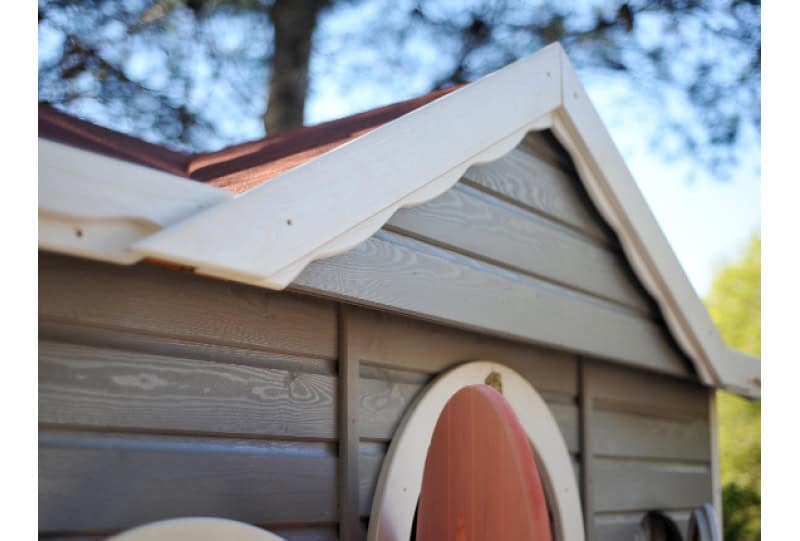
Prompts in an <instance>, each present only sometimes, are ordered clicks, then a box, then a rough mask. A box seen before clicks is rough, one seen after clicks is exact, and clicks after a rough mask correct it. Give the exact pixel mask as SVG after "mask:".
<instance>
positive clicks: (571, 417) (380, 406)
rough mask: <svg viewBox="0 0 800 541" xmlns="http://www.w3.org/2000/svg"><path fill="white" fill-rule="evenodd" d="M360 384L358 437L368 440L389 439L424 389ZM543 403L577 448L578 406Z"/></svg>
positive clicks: (396, 384)
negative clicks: (359, 426) (359, 435)
mask: <svg viewBox="0 0 800 541" xmlns="http://www.w3.org/2000/svg"><path fill="white" fill-rule="evenodd" d="M360 387H361V410H360V420H361V437H362V438H364V439H369V440H376V441H386V442H388V441H389V440H391V439H392V436H393V434H394V431H395V429H396V428H397V425H398V424H399V423H400V420H401V419H402V417H403V415H404V414H405V413H406V411H407V408H408V406H409V405H410V404H411V402H412V401H413V400H414V398H416V396H417V395H418V394H419V393H420V392H422V390H423V389H424V385H423V384H412V383H402V382H395V381H391V380H376V379H362V380H361V383H360ZM547 406H548V407H549V408H550V412H551V413H552V414H553V417H554V419H555V420H556V423H557V424H558V427H559V429H560V430H561V434H562V435H563V436H564V441H565V443H566V444H567V448H568V449H569V450H570V452H573V453H577V452H579V451H580V441H579V435H578V407H577V406H576V405H575V404H563V403H553V402H548V403H547Z"/></svg>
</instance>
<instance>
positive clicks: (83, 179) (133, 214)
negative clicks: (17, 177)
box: [39, 138, 233, 264]
mask: <svg viewBox="0 0 800 541" xmlns="http://www.w3.org/2000/svg"><path fill="white" fill-rule="evenodd" d="M232 198H233V194H232V193H230V192H227V191H225V190H221V189H219V188H214V187H211V186H206V185H205V184H202V183H200V182H196V181H193V180H189V179H185V178H180V177H177V176H175V175H170V174H168V173H163V172H160V171H156V170H154V169H151V168H149V167H144V166H141V165H136V164H133V163H129V162H126V161H123V160H118V159H115V158H110V157H107V156H102V155H100V154H95V153H92V152H87V151H85V150H81V149H78V148H74V147H71V146H68V145H64V144H61V143H56V142H53V141H48V140H47V139H42V138H40V139H39V247H41V248H44V249H46V250H51V251H55V252H62V253H67V254H72V255H80V256H84V257H90V258H93V259H99V260H102V261H110V262H113V263H123V264H130V263H135V262H136V261H138V260H140V259H141V258H142V257H143V255H142V254H140V253H136V252H133V251H131V250H130V249H129V248H130V246H131V245H132V244H133V243H135V242H137V241H139V240H141V239H143V238H145V237H148V236H150V235H152V234H153V233H155V232H157V231H159V230H161V229H162V228H164V227H166V226H169V225H171V224H174V223H176V222H178V221H180V220H182V219H184V218H186V217H188V216H191V215H193V214H195V213H197V212H199V211H201V210H203V209H205V208H207V207H209V206H214V205H217V204H219V203H221V202H223V201H226V200H228V199H232Z"/></svg>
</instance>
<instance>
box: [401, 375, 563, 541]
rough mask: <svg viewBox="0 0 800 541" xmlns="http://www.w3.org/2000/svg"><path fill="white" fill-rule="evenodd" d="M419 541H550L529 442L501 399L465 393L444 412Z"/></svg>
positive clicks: (473, 390) (430, 458) (484, 392)
mask: <svg viewBox="0 0 800 541" xmlns="http://www.w3.org/2000/svg"><path fill="white" fill-rule="evenodd" d="M416 539H417V540H418V541H443V540H453V541H483V540H496V541H504V540H508V541H520V540H529V541H551V540H552V537H551V533H550V522H549V519H548V513H547V502H546V500H545V496H544V490H543V489H542V482H541V478H540V477H539V472H538V470H537V468H536V462H535V460H534V457H533V451H532V449H531V446H530V443H529V442H528V438H527V437H526V435H525V432H524V430H523V429H522V426H521V425H520V423H519V421H518V420H517V416H516V415H515V414H514V411H513V410H512V409H511V406H510V405H509V404H508V402H507V401H506V399H505V398H503V395H502V394H500V393H499V392H497V391H496V390H495V389H493V388H492V387H490V386H488V385H473V386H470V387H465V388H463V389H461V390H460V391H458V392H457V393H456V394H454V395H453V396H452V398H450V400H449V401H448V402H447V404H446V405H445V407H444V410H442V413H441V415H440V416H439V420H438V421H437V422H436V428H435V429H434V432H433V437H432V438H431V445H430V448H429V449H428V455H427V458H426V460H425V472H424V475H423V478H422V490H421V492H420V498H419V509H418V511H417V531H416Z"/></svg>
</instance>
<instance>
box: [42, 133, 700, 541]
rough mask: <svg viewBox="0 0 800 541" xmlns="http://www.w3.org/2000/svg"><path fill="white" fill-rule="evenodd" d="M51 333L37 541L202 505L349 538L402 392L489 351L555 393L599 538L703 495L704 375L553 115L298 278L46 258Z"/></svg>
mask: <svg viewBox="0 0 800 541" xmlns="http://www.w3.org/2000/svg"><path fill="white" fill-rule="evenodd" d="M337 303H341V304H338V306H337ZM345 304H346V305H347V306H345ZM353 305H355V306H353ZM39 327H40V346H39V423H40V448H39V477H40V478H39V529H40V534H41V535H42V536H43V537H47V538H53V539H55V538H68V539H87V540H88V539H100V538H103V537H105V536H107V535H109V534H112V533H115V532H117V531H119V530H122V529H125V528H128V527H131V526H134V525H137V524H140V523H142V522H149V521H152V520H157V519H160V518H168V517H174V516H185V515H211V516H221V517H228V518H233V519H238V520H243V521H245V522H250V523H253V524H256V525H259V526H263V527H266V528H269V529H272V530H275V531H276V532H278V533H279V534H280V535H283V536H285V537H286V538H288V539H296V540H312V539H316V540H332V539H337V537H338V535H339V533H338V532H345V533H346V534H347V535H348V536H349V537H351V538H353V539H359V538H361V537H363V536H364V532H365V530H366V527H367V524H368V519H369V512H370V506H371V502H372V495H373V492H374V490H375V483H376V480H377V477H378V474H379V471H380V467H381V464H382V462H383V458H384V456H385V454H386V451H387V449H388V446H389V445H390V443H391V439H392V437H393V435H394V432H395V430H396V427H397V425H398V423H399V421H400V419H401V418H402V416H403V415H404V413H405V412H406V411H407V408H408V406H409V404H410V403H411V402H412V401H413V400H414V398H415V397H416V396H417V395H418V394H419V393H420V392H421V391H422V390H423V388H424V386H425V385H426V384H427V383H429V382H430V381H431V380H432V379H433V378H434V377H435V376H436V375H438V374H440V373H442V372H443V371H446V370H448V369H450V368H452V367H454V366H456V365H458V364H460V363H464V362H467V361H472V360H480V359H483V360H493V361H496V362H500V363H503V364H506V365H507V366H509V367H511V368H513V369H514V370H516V371H518V372H519V373H520V374H522V375H523V376H524V377H525V378H526V379H527V380H528V381H530V382H531V383H532V385H533V386H534V387H535V388H536V389H537V390H538V391H539V392H540V394H541V395H542V396H543V397H544V399H545V401H546V402H547V404H548V406H549V408H550V410H551V412H552V413H553V415H554V417H555V419H556V421H557V423H558V425H559V428H560V429H561V433H562V435H563V436H564V439H565V442H566V444H567V447H568V450H569V452H570V454H571V458H572V461H573V464H574V467H575V475H576V478H577V479H578V481H579V483H580V484H581V486H582V494H583V496H584V500H585V502H586V503H587V504H588V507H587V518H588V521H587V527H588V534H589V540H590V541H592V540H594V541H598V540H620V539H630V538H632V535H633V532H634V531H635V528H636V526H637V524H638V522H639V521H640V520H641V517H642V516H643V514H644V512H645V511H646V510H648V509H655V508H658V509H662V510H665V511H667V512H668V513H669V514H670V515H671V516H673V517H674V518H675V519H676V520H677V521H678V522H679V524H681V527H682V528H684V531H685V527H686V522H687V519H688V513H689V511H690V510H691V508H692V507H694V506H696V505H700V504H702V503H704V502H706V501H711V487H712V483H711V470H710V469H711V463H712V461H711V448H710V447H711V446H710V436H709V432H710V430H711V429H712V427H710V426H709V412H708V404H709V402H708V391H707V390H706V389H704V388H703V387H701V386H700V385H698V384H696V383H695V380H696V378H695V376H694V373H693V370H692V369H691V368H690V366H689V364H688V362H687V360H686V359H685V357H684V356H683V355H682V354H681V353H680V352H679V351H678V350H677V349H676V347H675V346H674V344H673V342H672V340H671V339H670V338H669V336H668V333H667V332H666V330H665V327H664V324H663V322H662V321H661V320H660V319H659V315H658V312H657V310H656V309H655V307H654V305H653V303H652V302H651V300H650V299H649V298H648V296H647V295H646V294H645V293H644V292H643V290H642V289H641V287H640V286H639V284H638V282H637V281H636V280H635V278H634V277H633V275H632V273H631V271H630V268H629V266H628V265H627V263H626V262H625V260H624V258H623V256H622V254H621V252H620V250H619V247H618V245H617V242H616V239H615V238H614V236H613V234H612V233H611V232H610V231H609V229H608V228H607V227H606V226H605V224H604V223H603V222H602V220H601V219H600V218H599V217H598V216H597V214H596V212H595V211H594V209H593V208H592V206H591V204H590V202H589V201H588V198H587V197H586V194H585V193H583V191H582V188H581V186H580V183H579V181H578V179H577V177H576V175H575V172H574V170H573V168H572V165H571V163H570V162H569V159H568V157H567V156H566V153H565V152H564V151H563V149H562V148H560V146H559V145H558V144H557V143H555V141H554V139H553V138H552V136H551V135H549V134H547V133H545V134H530V135H529V136H528V137H526V139H525V140H524V141H523V143H522V144H521V145H520V147H518V148H517V149H516V150H514V151H513V152H512V153H511V154H509V155H507V156H506V157H504V158H501V159H500V160H498V161H496V162H493V163H491V164H484V165H480V166H476V167H473V168H471V169H470V170H469V171H468V172H467V173H466V174H465V176H464V178H463V179H462V181H461V182H460V183H459V184H458V185H457V186H456V187H455V188H454V189H452V190H450V191H448V192H447V193H445V194H444V195H442V196H441V197H440V198H438V199H436V200H434V201H431V202H429V203H428V204H426V205H423V206H421V207H418V208H415V209H407V210H402V211H400V212H398V213H397V214H396V215H395V216H394V217H393V218H392V220H391V221H390V222H389V223H388V224H387V226H386V228H385V229H383V230H382V231H380V232H378V233H377V234H376V235H374V236H373V237H372V238H371V239H369V240H368V241H366V242H364V243H362V244H361V245H360V246H358V247H356V248H355V249H353V250H351V251H349V252H348V253H345V254H343V255H341V256H337V257H334V258H331V259H327V260H324V261H319V262H315V263H313V264H312V265H311V266H309V267H308V268H307V269H306V271H304V272H303V273H302V274H301V275H300V276H299V278H298V279H297V281H296V282H295V283H294V284H293V286H292V288H291V291H290V292H271V291H267V290H264V289H259V288H255V287H250V286H245V285H241V284H235V283H229V282H223V281H218V280H212V279H207V278H203V277H199V276H195V275H193V274H191V273H187V272H180V271H177V270H176V269H168V268H159V267H156V266H154V265H150V264H141V265H136V266H133V267H120V266H115V265H106V264H100V263H94V262H89V261H84V260H80V259H76V258H68V257H64V256H56V255H47V254H45V255H42V256H40V264H39ZM340 359H343V360H344V364H342V365H339V360H340ZM339 374H341V375H342V377H341V378H339V377H338V376H339ZM340 520H341V523H340ZM352 532H355V533H354V534H353V535H350V534H351V533H352Z"/></svg>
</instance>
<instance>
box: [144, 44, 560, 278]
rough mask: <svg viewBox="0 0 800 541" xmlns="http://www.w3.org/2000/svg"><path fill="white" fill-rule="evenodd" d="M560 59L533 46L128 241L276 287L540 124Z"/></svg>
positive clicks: (205, 270)
mask: <svg viewBox="0 0 800 541" xmlns="http://www.w3.org/2000/svg"><path fill="white" fill-rule="evenodd" d="M559 65H560V48H559V47H555V46H551V47H547V48H545V49H542V50H541V51H539V52H537V53H536V54H534V55H532V56H529V57H527V58H525V59H523V60H520V61H519V62H516V63H514V64H512V65H510V66H508V67H506V68H504V69H501V70H499V71H497V72H495V73H493V74H491V75H489V76H487V77H484V78H483V79H481V80H479V81H477V82H475V83H473V84H470V85H467V86H465V87H463V88H461V89H459V90H457V91H455V92H452V93H451V94H449V95H447V96H446V97H443V98H439V99H438V100H435V101H433V102H431V103H429V104H427V105H425V106H423V107H421V108H419V109H416V110H414V111H412V112H410V113H408V114H407V115H404V116H402V117H400V118H398V119H396V120H394V121H392V122H389V123H387V124H385V125H383V126H380V127H379V128H376V129H375V130H373V131H371V132H369V133H367V134H366V135H364V136H362V137H360V138H358V139H356V140H354V141H352V142H350V143H348V144H345V145H342V146H340V147H338V148H336V149H335V150H333V151H331V152H328V153H326V154H323V155H322V156H319V157H318V158H316V159H314V160H311V161H309V162H306V163H305V164H303V165H301V166H299V167H297V168H295V169H293V170H291V171H288V172H287V173H285V174H283V175H280V176H279V177H277V178H274V179H272V180H270V181H268V182H266V183H264V184H262V185H260V186H258V187H256V188H253V189H252V190H250V191H248V192H247V193H246V196H245V197H239V198H237V199H235V200H232V201H229V202H227V203H224V204H222V205H218V206H216V207H213V208H210V209H208V210H206V211H205V212H202V213H199V214H197V215H195V216H193V217H191V218H189V219H188V220H186V221H184V222H182V223H180V224H177V225H176V226H173V227H171V228H169V229H167V230H163V231H161V232H160V233H157V234H155V235H153V236H151V237H148V238H147V239H144V240H142V241H141V242H139V243H138V244H136V245H135V246H134V249H135V250H137V251H139V252H141V253H144V254H147V255H149V256H154V257H158V258H161V259H164V258H178V259H179V260H180V261H181V262H182V263H183V264H185V265H190V266H192V267H195V268H196V269H197V272H199V273H202V274H209V275H214V276H220V277H224V278H230V277H236V278H238V279H242V280H246V281H249V282H252V283H261V284H262V285H265V286H266V287H270V288H276V289H282V288H284V287H286V286H287V285H288V284H289V283H291V281H292V280H293V279H294V278H295V277H296V276H297V275H298V274H299V273H300V271H301V270H302V269H303V268H304V267H305V266H306V265H308V263H310V262H311V261H313V260H315V259H320V258H324V257H329V256H332V255H336V254H339V253H342V252H344V251H347V250H348V249H350V248H352V247H354V246H355V245H356V244H358V243H359V242H361V241H363V240H365V239H367V238H368V237H369V236H371V235H372V234H373V233H374V232H375V231H377V230H378V229H380V228H381V226H383V224H384V223H386V221H388V220H389V218H390V217H391V216H392V214H394V212H395V211H397V209H399V208H402V207H410V206H415V205H419V204H421V203H424V202H426V201H428V200H430V199H433V198H434V197H436V196H437V195H439V194H441V193H443V192H444V191H446V190H447V189H448V188H450V187H451V186H453V184H455V183H456V182H457V181H458V179H459V178H460V177H461V175H462V174H463V173H464V172H465V171H466V169H467V168H468V167H469V166H470V165H472V164H475V163H481V162H488V161H492V160H494V159H497V158H499V157H500V156H502V155H503V154H505V153H506V152H509V151H510V150H511V149H513V148H514V147H515V146H516V145H517V144H518V143H519V141H520V140H521V139H522V137H524V135H525V133H527V132H528V131H530V130H531V129H537V128H538V129H541V128H544V127H547V126H548V125H549V120H548V114H549V112H550V111H552V110H554V109H555V108H557V107H558V105H559V103H560V101H561V89H560V82H559V71H560V70H559ZM222 224H224V226H222V227H220V226H221V225H222ZM232 239H235V242H231V240H232Z"/></svg>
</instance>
